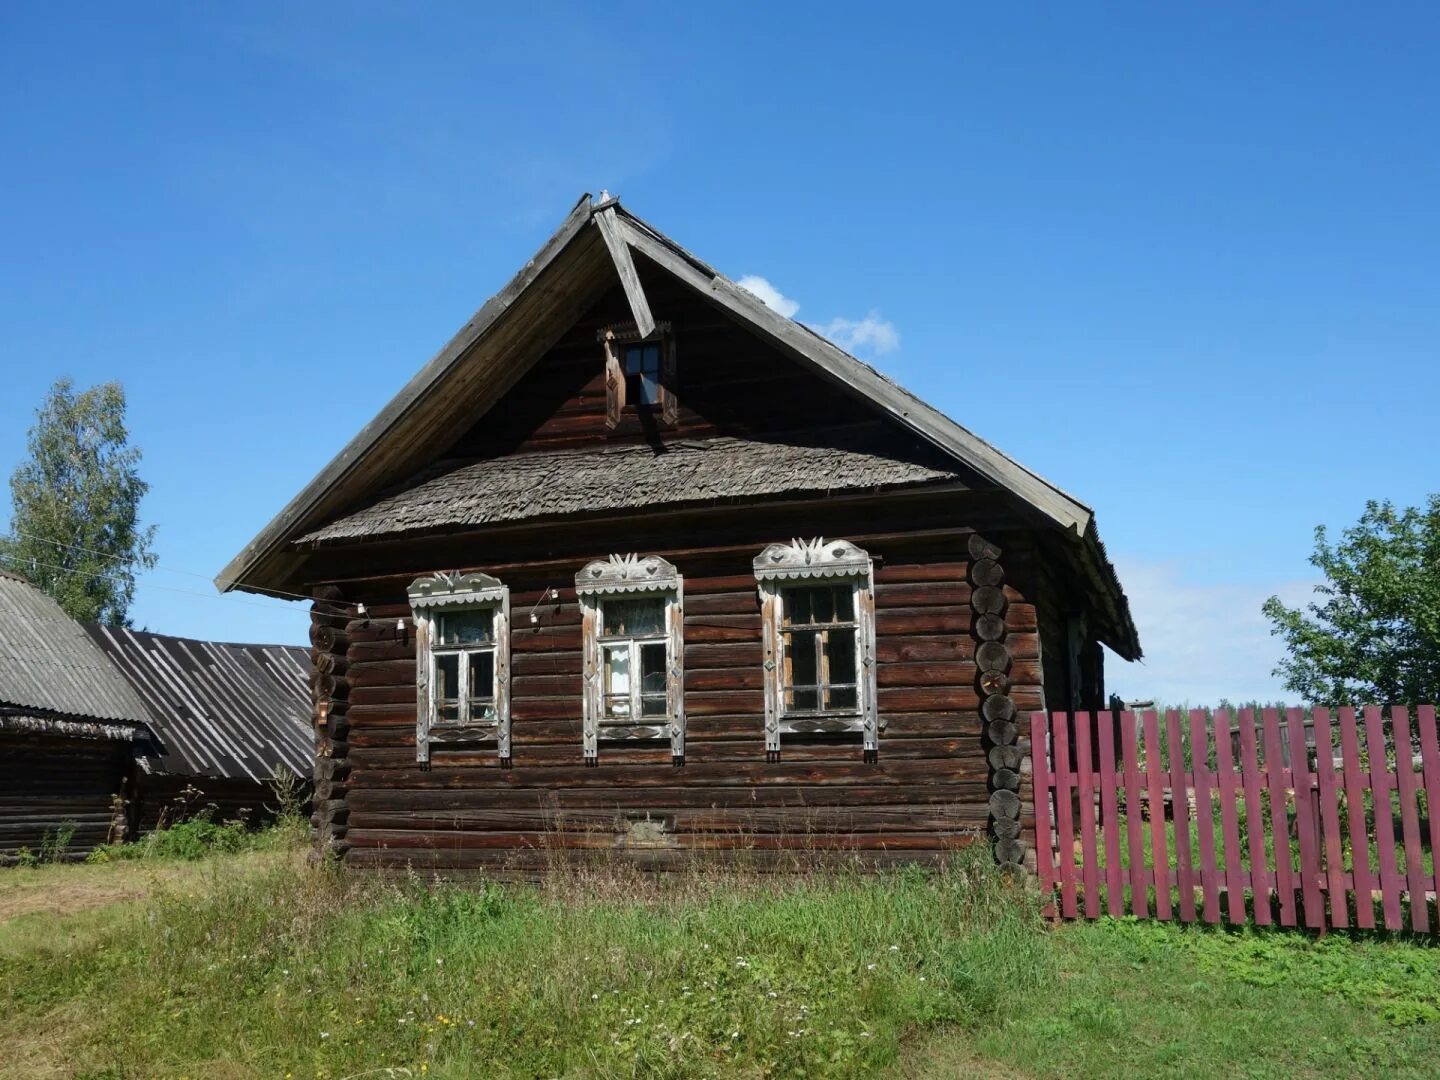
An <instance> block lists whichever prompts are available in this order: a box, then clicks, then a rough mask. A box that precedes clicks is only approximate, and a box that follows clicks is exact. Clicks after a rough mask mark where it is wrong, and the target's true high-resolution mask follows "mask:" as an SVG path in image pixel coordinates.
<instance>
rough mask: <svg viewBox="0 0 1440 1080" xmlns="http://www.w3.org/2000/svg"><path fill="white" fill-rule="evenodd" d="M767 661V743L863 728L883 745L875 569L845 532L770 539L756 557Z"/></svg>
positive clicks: (773, 754)
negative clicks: (877, 694) (777, 540)
mask: <svg viewBox="0 0 1440 1080" xmlns="http://www.w3.org/2000/svg"><path fill="white" fill-rule="evenodd" d="M754 566H755V578H756V582H757V585H758V587H759V592H760V610H761V618H762V631H763V636H764V664H765V750H766V753H767V756H768V757H770V758H771V760H775V759H778V757H779V754H780V743H781V738H782V736H784V735H801V734H813V735H824V734H835V733H841V732H847V731H856V732H859V733H860V734H861V737H862V742H863V746H864V752H865V758H866V760H868V761H873V760H874V759H875V757H876V754H877V753H878V750H879V734H880V731H879V714H878V710H877V708H876V701H875V602H874V593H873V584H872V583H873V578H874V569H873V566H872V563H871V559H870V556H869V554H868V553H867V552H866V551H864V550H863V549H862V548H859V547H857V546H856V545H854V544H852V543H850V542H849V541H848V540H826V539H824V538H823V537H821V538H817V539H814V540H795V541H792V542H791V543H788V544H771V545H770V546H769V547H767V548H766V549H765V550H764V551H762V552H761V553H760V554H759V555H758V556H756V558H755V563H754Z"/></svg>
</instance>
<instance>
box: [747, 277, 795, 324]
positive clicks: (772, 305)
mask: <svg viewBox="0 0 1440 1080" xmlns="http://www.w3.org/2000/svg"><path fill="white" fill-rule="evenodd" d="M735 284H737V285H739V286H740V288H742V289H744V290H745V291H746V292H749V293H754V294H755V295H756V296H758V297H759V298H760V299H761V300H762V301H763V302H764V304H765V306H766V307H768V308H769V309H770V310H771V311H775V312H778V313H779V314H781V315H784V316H785V318H787V319H793V318H794V317H795V313H796V312H797V311H799V310H800V304H799V302H798V301H795V300H791V299H790V297H788V296H786V295H785V294H784V293H782V292H781V291H780V290H779V289H777V288H775V286H774V285H771V284H770V282H769V281H767V280H766V279H765V278H763V277H761V276H760V275H759V274H746V275H745V276H744V277H742V278H741V279H740V280H739V281H737V282H736V283H735Z"/></svg>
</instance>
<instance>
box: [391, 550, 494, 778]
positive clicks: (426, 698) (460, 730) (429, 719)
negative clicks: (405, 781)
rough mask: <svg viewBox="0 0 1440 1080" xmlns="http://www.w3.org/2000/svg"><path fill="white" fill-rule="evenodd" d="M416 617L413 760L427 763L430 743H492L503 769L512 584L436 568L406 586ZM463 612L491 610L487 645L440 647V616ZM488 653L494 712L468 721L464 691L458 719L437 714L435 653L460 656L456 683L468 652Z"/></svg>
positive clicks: (462, 674) (466, 663)
mask: <svg viewBox="0 0 1440 1080" xmlns="http://www.w3.org/2000/svg"><path fill="white" fill-rule="evenodd" d="M407 591H408V594H409V598H410V610H411V613H412V614H413V616H414V618H415V691H416V696H415V760H416V761H418V762H420V763H421V764H422V765H425V764H428V763H429V761H430V753H431V749H432V747H433V746H434V745H437V744H438V745H446V744H464V745H472V744H475V743H488V742H490V741H491V740H493V741H494V743H495V748H496V751H497V754H498V756H499V758H500V763H501V765H502V767H508V766H509V764H510V588H509V586H508V585H505V584H504V583H503V582H501V581H500V580H499V579H498V578H493V577H491V576H490V575H489V574H479V573H474V574H462V573H460V572H459V571H452V572H449V573H446V572H440V573H436V574H432V575H429V576H428V577H423V578H417V579H416V580H415V581H413V582H411V584H410V587H409V589H408V590H407ZM467 611H490V612H492V622H491V628H490V637H491V641H490V643H488V644H486V645H483V646H476V647H473V648H467V647H465V646H463V645H456V646H442V645H440V644H439V643H438V641H437V639H436V633H437V624H438V621H439V618H438V617H439V616H441V615H450V614H458V613H462V612H467ZM481 651H486V652H490V653H492V654H493V656H494V672H495V674H494V706H493V707H494V716H493V718H490V719H484V720H476V719H473V718H470V719H468V720H467V719H466V715H467V712H468V706H469V702H468V701H467V700H465V696H464V694H463V693H462V695H461V700H460V702H459V709H458V710H457V711H458V714H459V716H460V717H461V719H460V720H458V721H442V720H440V719H438V717H437V711H438V710H437V703H436V700H435V693H434V688H435V667H436V657H437V656H440V655H458V656H459V657H460V660H459V666H460V679H461V681H460V683H459V686H458V687H457V689H460V688H463V687H464V685H465V682H466V681H468V675H467V674H466V673H465V669H466V668H467V667H468V665H469V656H470V654H472V653H475V652H481Z"/></svg>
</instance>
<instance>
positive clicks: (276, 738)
mask: <svg viewBox="0 0 1440 1080" xmlns="http://www.w3.org/2000/svg"><path fill="white" fill-rule="evenodd" d="M309 661H310V657H309V652H308V650H305V649H301V648H297V647H294V646H280V645H234V644H228V643H221V642H213V641H196V640H194V639H191V638H180V637H171V636H169V635H164V634H151V633H147V632H144V631H138V630H130V629H127V628H124V627H111V626H101V625H98V624H93V623H91V624H86V623H79V622H76V621H75V620H73V619H71V618H70V617H69V616H68V615H66V614H65V612H64V611H63V610H62V609H61V608H60V605H59V604H57V603H56V602H55V601H54V600H52V599H51V598H50V597H49V596H47V595H46V594H45V593H43V592H42V591H41V590H40V589H38V588H36V587H35V586H34V585H32V584H31V583H30V582H29V581H28V580H26V579H25V578H24V577H23V576H21V575H20V574H17V573H14V572H13V571H9V570H5V569H0V863H6V862H12V861H15V860H16V859H18V858H19V857H20V856H21V854H22V853H23V852H25V851H29V852H31V853H32V854H37V855H38V854H40V853H42V852H43V853H44V854H45V855H46V856H47V857H51V858H55V857H60V858H66V859H78V858H83V857H84V856H85V855H87V854H88V853H89V852H90V851H92V850H94V848H95V847H96V846H97V845H99V844H102V843H106V842H112V843H119V842H122V841H125V840H134V839H136V838H138V837H140V836H142V835H144V834H145V833H147V832H149V831H151V830H153V829H154V828H156V827H157V826H158V825H160V824H161V823H162V822H170V823H173V822H174V821H176V820H178V819H179V818H182V817H187V816H191V815H193V814H194V813H196V812H199V811H208V812H209V813H211V814H213V815H214V817H215V818H216V819H217V820H245V821H247V822H249V823H252V824H261V823H263V822H264V821H266V820H268V819H269V818H271V817H273V815H274V810H275V809H276V808H277V802H276V799H275V792H274V790H273V788H272V786H271V778H272V776H273V774H274V771H275V769H277V768H280V769H287V770H289V771H290V772H291V773H293V774H294V775H295V776H296V777H297V778H299V779H300V780H301V781H302V782H301V783H300V784H299V785H298V786H297V795H300V796H301V797H303V796H304V794H305V792H306V790H307V789H308V781H309V777H310V774H311V762H312V759H313V752H314V751H313V746H312V732H311V725H310V721H309V715H310V689H309Z"/></svg>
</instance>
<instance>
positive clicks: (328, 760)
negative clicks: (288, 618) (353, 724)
mask: <svg viewBox="0 0 1440 1080" xmlns="http://www.w3.org/2000/svg"><path fill="white" fill-rule="evenodd" d="M352 610H353V605H352V604H350V603H347V602H346V601H345V598H344V595H343V593H342V592H341V590H339V589H338V588H335V587H334V586H325V587H322V588H319V589H316V590H315V600H314V602H313V603H312V604H311V606H310V645H311V653H310V656H311V667H310V687H311V699H312V701H313V703H314V710H313V713H312V716H311V719H312V721H313V723H314V729H315V794H314V801H313V806H314V812H313V813H312V814H311V817H310V823H311V825H312V826H313V828H314V831H315V854H316V856H317V857H319V858H325V857H330V856H339V855H343V854H344V852H345V849H346V848H347V847H348V846H349V845H348V844H347V843H346V841H345V829H346V820H347V817H348V810H347V807H346V803H345V788H346V784H345V781H346V779H347V776H348V773H349V768H350V766H349V763H348V761H347V760H346V759H347V758H348V757H349V754H350V742H349V738H350V721H349V716H348V714H349V709H350V703H349V697H350V684H349V682H348V681H347V680H346V677H345V675H346V671H347V669H348V666H349V659H348V653H349V648H350V634H349V626H350V621H351V619H350V616H351V612H352Z"/></svg>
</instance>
